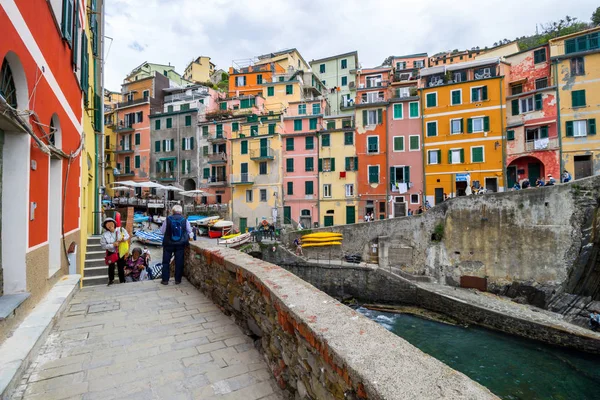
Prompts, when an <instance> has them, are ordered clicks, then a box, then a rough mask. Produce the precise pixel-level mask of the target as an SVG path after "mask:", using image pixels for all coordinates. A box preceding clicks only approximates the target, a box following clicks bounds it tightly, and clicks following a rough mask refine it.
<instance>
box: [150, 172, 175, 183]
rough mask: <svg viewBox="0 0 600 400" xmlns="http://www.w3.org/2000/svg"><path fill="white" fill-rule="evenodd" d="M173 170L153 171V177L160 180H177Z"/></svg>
mask: <svg viewBox="0 0 600 400" xmlns="http://www.w3.org/2000/svg"><path fill="white" fill-rule="evenodd" d="M176 175H177V174H176V173H175V172H155V173H154V174H153V179H156V180H158V181H161V182H175V181H176V180H177V177H176Z"/></svg>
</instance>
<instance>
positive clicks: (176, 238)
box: [169, 217, 187, 243]
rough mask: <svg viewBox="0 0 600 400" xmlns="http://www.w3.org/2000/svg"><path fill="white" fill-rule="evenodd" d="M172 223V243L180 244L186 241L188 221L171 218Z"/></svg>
mask: <svg viewBox="0 0 600 400" xmlns="http://www.w3.org/2000/svg"><path fill="white" fill-rule="evenodd" d="M169 220H170V221H171V241H172V242H173V243H179V242H182V241H186V238H185V236H186V234H187V227H186V225H187V224H186V219H185V218H172V217H169Z"/></svg>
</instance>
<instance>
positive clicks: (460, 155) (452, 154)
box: [448, 149, 465, 164]
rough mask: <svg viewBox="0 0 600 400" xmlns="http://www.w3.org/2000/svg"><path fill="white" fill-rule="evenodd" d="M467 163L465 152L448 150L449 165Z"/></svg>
mask: <svg viewBox="0 0 600 400" xmlns="http://www.w3.org/2000/svg"><path fill="white" fill-rule="evenodd" d="M464 162H465V151H464V150H463V149H454V150H448V163H449V164H462V163H464Z"/></svg>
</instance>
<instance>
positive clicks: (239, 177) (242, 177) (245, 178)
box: [229, 174, 254, 185]
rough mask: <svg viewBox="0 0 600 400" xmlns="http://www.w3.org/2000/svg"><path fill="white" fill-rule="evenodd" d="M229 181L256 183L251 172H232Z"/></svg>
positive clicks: (246, 183) (240, 183) (232, 182)
mask: <svg viewBox="0 0 600 400" xmlns="http://www.w3.org/2000/svg"><path fill="white" fill-rule="evenodd" d="M229 182H230V183H231V184H232V185H252V184H253V183H254V175H251V174H231V175H230V176H229Z"/></svg>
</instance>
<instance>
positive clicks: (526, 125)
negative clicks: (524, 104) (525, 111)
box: [525, 119, 556, 128]
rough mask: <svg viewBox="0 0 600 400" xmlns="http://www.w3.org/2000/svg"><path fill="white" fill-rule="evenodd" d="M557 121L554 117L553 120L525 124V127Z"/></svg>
mask: <svg viewBox="0 0 600 400" xmlns="http://www.w3.org/2000/svg"><path fill="white" fill-rule="evenodd" d="M555 122H556V120H555V119H553V120H551V121H540V122H535V123H534V122H532V123H529V124H525V127H526V128H527V127H528V126H543V125H550V124H553V123H555Z"/></svg>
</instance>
